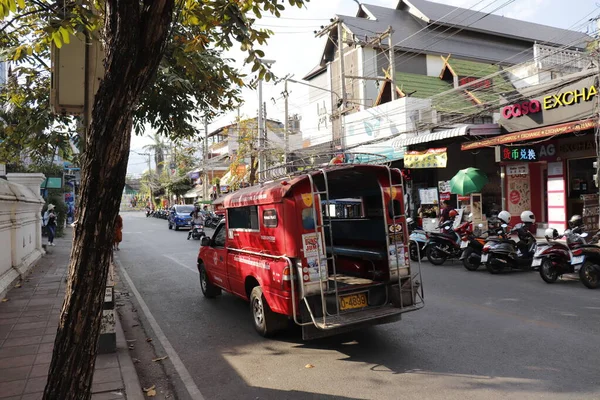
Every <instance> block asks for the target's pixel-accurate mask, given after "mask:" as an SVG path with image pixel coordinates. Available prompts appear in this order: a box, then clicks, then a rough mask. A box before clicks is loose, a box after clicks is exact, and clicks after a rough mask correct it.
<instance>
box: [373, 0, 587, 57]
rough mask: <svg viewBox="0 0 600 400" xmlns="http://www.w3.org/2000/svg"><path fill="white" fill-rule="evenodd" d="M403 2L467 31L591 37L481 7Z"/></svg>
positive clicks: (544, 38)
mask: <svg viewBox="0 0 600 400" xmlns="http://www.w3.org/2000/svg"><path fill="white" fill-rule="evenodd" d="M402 2H403V3H406V4H412V5H413V6H414V7H415V8H417V9H418V10H419V11H420V12H421V13H422V14H424V15H425V16H427V18H429V19H430V20H431V21H432V22H433V21H438V20H439V24H441V25H452V26H456V27H459V28H465V29H466V30H470V31H477V32H486V33H492V34H495V35H498V36H504V37H510V38H516V39H521V40H525V41H528V42H539V43H548V44H554V45H560V46H570V47H577V48H584V47H585V45H586V43H587V41H589V40H590V39H591V38H590V37H589V36H588V35H586V34H584V33H582V32H577V31H570V30H567V29H561V28H555V27H552V26H548V25H541V24H536V23H533V22H526V21H522V20H518V19H514V18H506V17H503V16H500V15H495V14H487V13H485V12H480V11H472V10H468V9H464V8H459V9H458V10H456V11H454V12H453V10H455V9H456V7H454V6H451V5H446V4H440V3H434V2H431V1H426V0H408V1H406V0H404V1H402ZM532 6H533V5H532ZM368 8H369V9H371V8H372V7H371V6H368ZM459 15H460V16H459ZM573 42H575V43H573Z"/></svg>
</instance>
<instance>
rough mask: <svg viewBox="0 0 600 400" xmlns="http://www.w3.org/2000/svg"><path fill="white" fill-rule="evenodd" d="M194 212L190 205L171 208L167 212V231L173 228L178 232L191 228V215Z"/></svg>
mask: <svg viewBox="0 0 600 400" xmlns="http://www.w3.org/2000/svg"><path fill="white" fill-rule="evenodd" d="M192 211H194V206H192V205H180V206H173V207H171V210H170V211H169V219H168V221H169V229H173V228H175V230H178V229H179V228H188V229H189V228H191V227H192V217H191V215H190V214H191V213H192Z"/></svg>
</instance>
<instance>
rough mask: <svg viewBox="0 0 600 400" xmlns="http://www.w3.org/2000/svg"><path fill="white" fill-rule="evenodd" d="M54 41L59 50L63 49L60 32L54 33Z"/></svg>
mask: <svg viewBox="0 0 600 400" xmlns="http://www.w3.org/2000/svg"><path fill="white" fill-rule="evenodd" d="M52 40H53V41H54V44H55V45H56V47H58V48H59V49H60V48H61V47H62V45H63V44H62V42H61V41H60V34H59V33H58V32H54V33H53V34H52Z"/></svg>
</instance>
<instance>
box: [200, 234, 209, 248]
mask: <svg viewBox="0 0 600 400" xmlns="http://www.w3.org/2000/svg"><path fill="white" fill-rule="evenodd" d="M200 246H202V247H209V246H210V238H209V237H207V236H202V239H200Z"/></svg>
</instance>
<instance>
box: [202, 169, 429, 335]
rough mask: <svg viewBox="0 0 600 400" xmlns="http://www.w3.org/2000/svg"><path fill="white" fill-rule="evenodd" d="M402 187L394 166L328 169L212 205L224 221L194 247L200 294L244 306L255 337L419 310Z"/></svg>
mask: <svg viewBox="0 0 600 400" xmlns="http://www.w3.org/2000/svg"><path fill="white" fill-rule="evenodd" d="M402 188H403V185H402V175H401V173H400V171H399V170H397V169H391V168H389V167H387V166H382V165H366V164H353V165H336V166H327V167H323V168H319V169H313V170H308V171H302V172H301V173H297V174H296V175H295V176H292V177H287V178H284V179H279V180H275V181H271V182H267V183H263V184H260V185H257V186H252V187H249V188H245V189H242V190H239V191H236V192H234V193H231V194H229V195H227V196H225V197H223V198H222V199H219V200H217V201H216V202H215V203H216V204H215V206H216V209H218V210H219V211H222V210H224V211H225V219H224V220H223V221H222V222H221V223H220V224H219V226H218V227H217V228H216V230H215V233H214V235H213V237H212V238H203V240H202V242H201V247H200V251H199V253H198V271H199V273H200V283H201V289H202V293H203V294H204V296H206V297H208V298H213V297H216V296H217V295H219V294H221V292H222V291H223V290H224V291H226V292H229V293H232V294H234V295H236V296H239V297H242V298H244V299H246V300H248V301H249V302H250V305H251V311H252V315H253V319H254V325H255V328H256V330H257V331H258V333H259V334H261V335H263V336H269V335H271V334H273V333H275V332H277V331H278V330H281V329H284V328H285V327H287V325H288V322H289V321H290V320H293V321H294V322H295V323H296V324H298V325H301V326H302V328H303V337H304V338H305V339H311V338H315V337H322V336H329V335H333V334H336V333H340V332H342V331H347V330H350V329H355V328H358V327H362V326H365V325H374V324H381V323H386V322H392V321H396V320H399V319H400V317H401V315H402V314H403V313H406V312H409V311H415V310H418V309H420V308H422V307H423V305H424V303H423V288H422V285H421V274H420V266H419V265H418V264H415V265H414V266H411V264H410V261H409V252H408V230H407V226H406V218H405V215H404V195H403V190H402Z"/></svg>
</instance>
